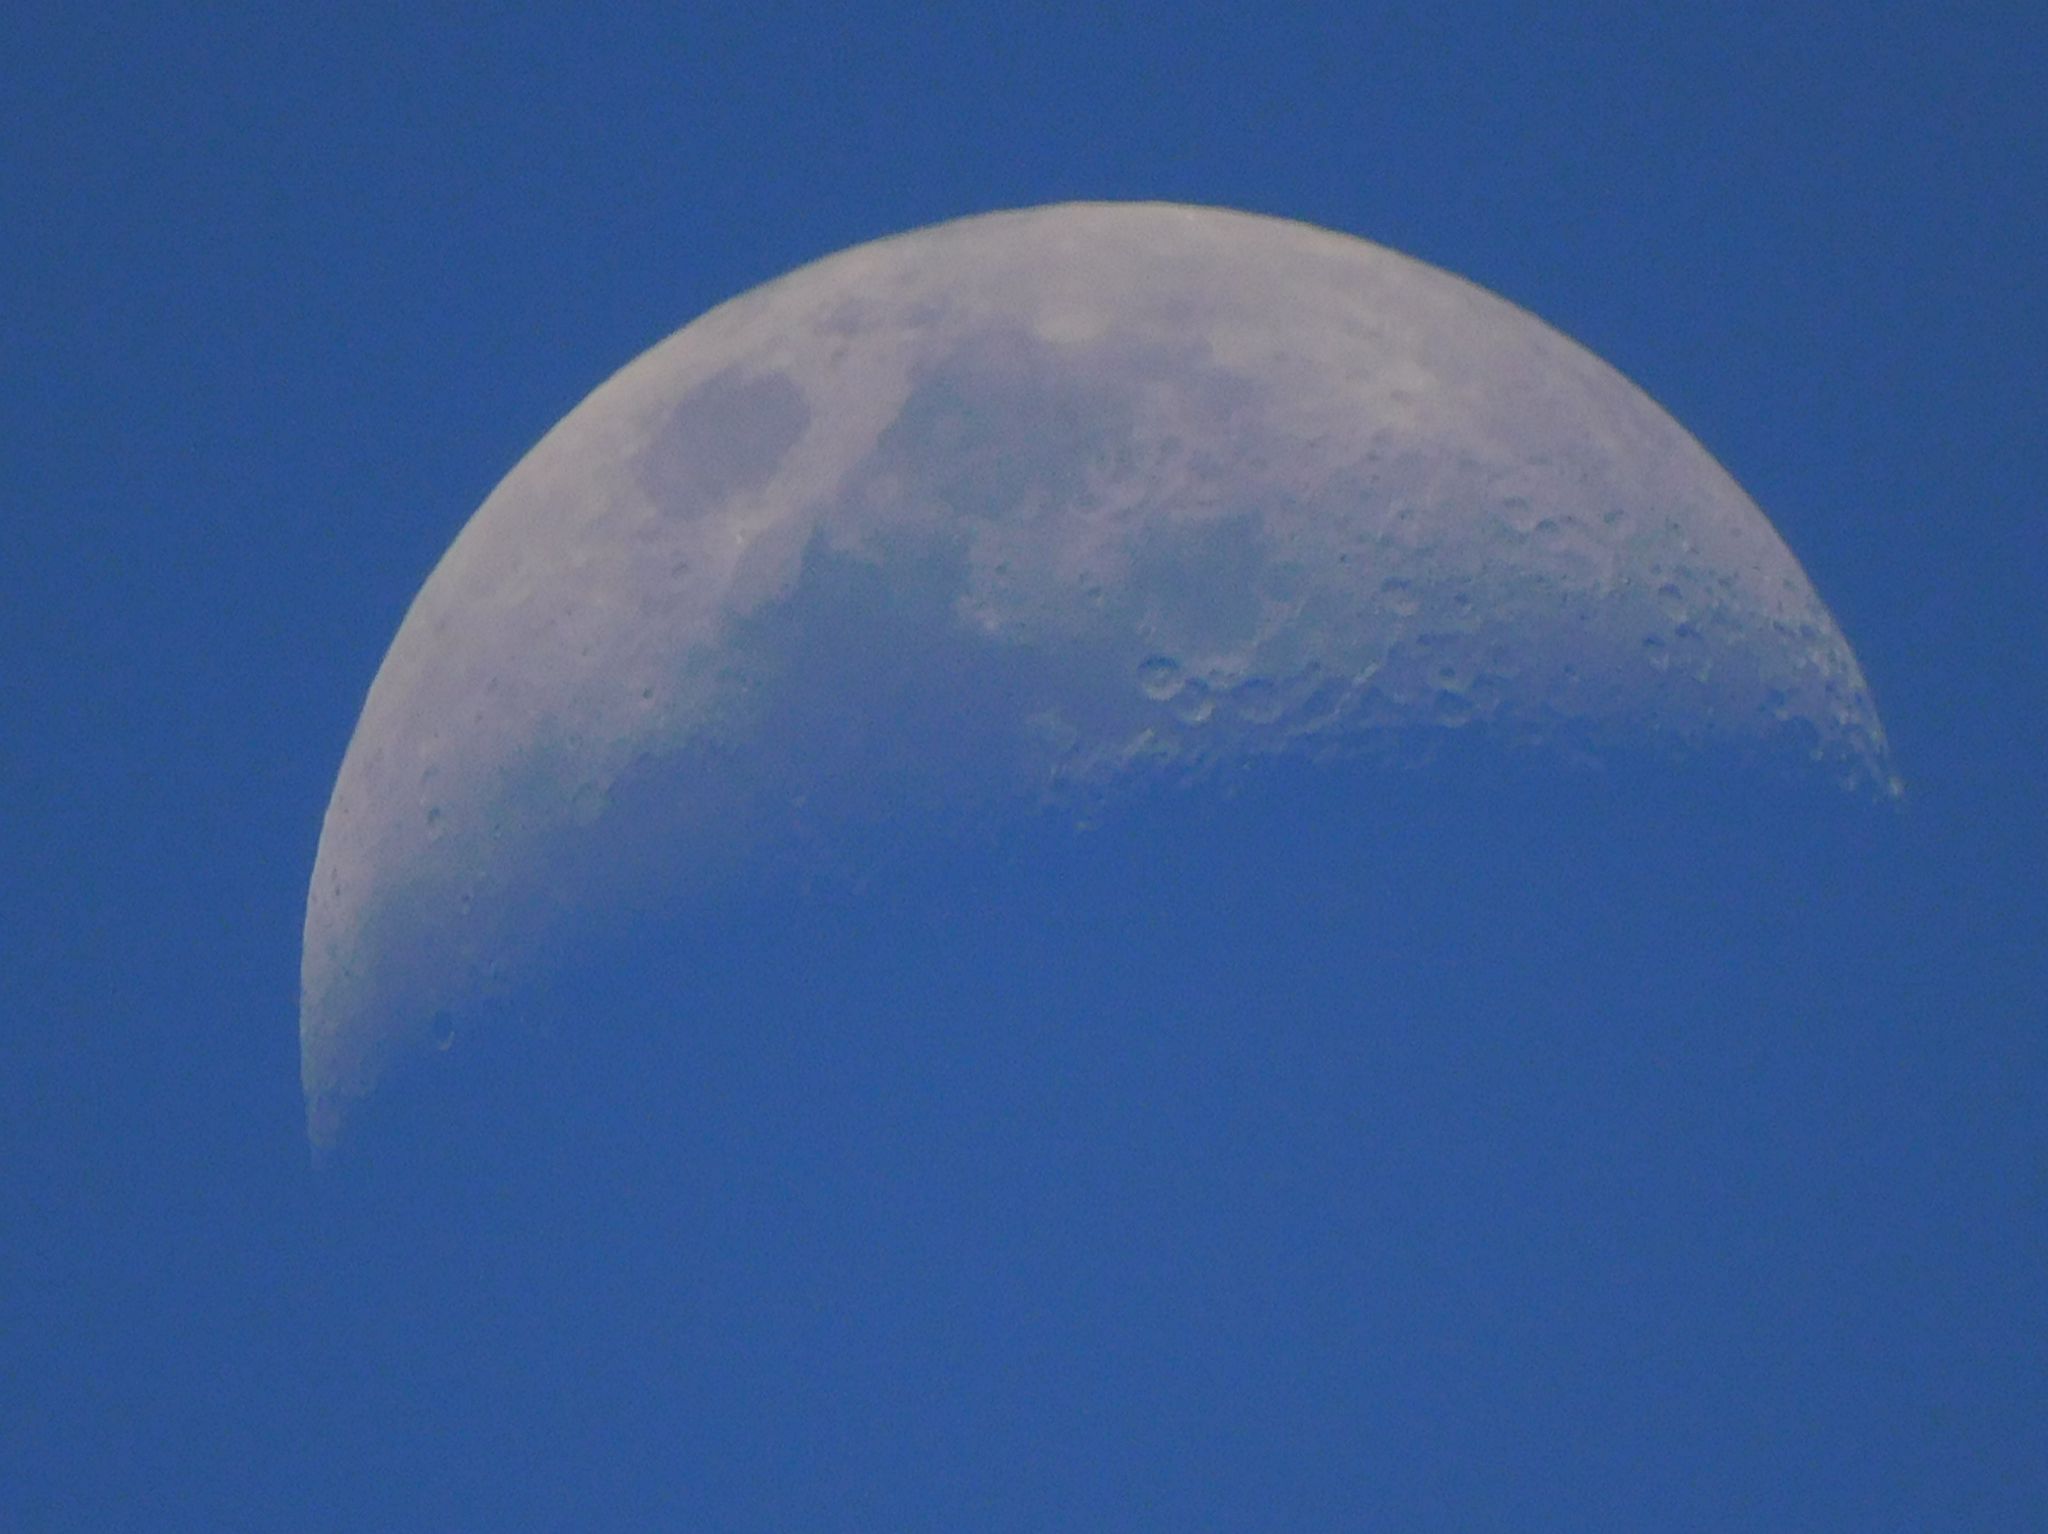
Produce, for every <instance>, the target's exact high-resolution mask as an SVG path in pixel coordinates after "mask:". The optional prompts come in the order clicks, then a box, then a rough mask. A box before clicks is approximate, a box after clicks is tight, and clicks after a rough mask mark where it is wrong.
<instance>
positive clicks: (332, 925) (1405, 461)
mask: <svg viewBox="0 0 2048 1534" xmlns="http://www.w3.org/2000/svg"><path fill="white" fill-rule="evenodd" d="M1453 734H1455V735H1456V736H1458V737H1459V738H1460V739H1461V740H1464V739H1470V738H1475V737H1476V738H1480V739H1482V740H1485V741H1487V742H1488V743H1489V744H1490V743H1491V742H1494V741H1498V742H1500V743H1501V744H1502V746H1503V747H1504V748H1506V749H1508V750H1510V751H1535V752H1549V753H1566V754H1578V753H1587V754H1591V755H1593V756H1596V757H1597V756H1598V755H1599V754H1600V753H1601V752H1603V751H1607V750H1611V749H1635V748H1637V747H1643V746H1648V747H1650V748H1651V749H1653V750H1656V751H1659V752H1664V751H1668V752H1670V753H1671V754H1673V755H1674V756H1676V757H1680V758H1682V757H1684V756H1686V755H1687V754H1689V753H1694V752H1702V751H1731V752H1735V753H1737V754H1754V755H1758V756H1765V757H1782V758H1784V759H1785V760H1787V761H1791V762H1794V763H1796V764H1797V765H1798V766H1799V768H1800V770H1802V771H1809V772H1815V773H1821V774H1825V775H1827V776H1830V777H1832V778H1835V779H1837V780H1839V781H1841V782H1842V783H1844V784H1845V785H1848V786H1850V787H1852V788H1858V789H1862V790H1866V791H1872V792H1876V793H1884V792H1888V791H1892V779H1891V776H1890V770H1889V766H1888V763H1887V756H1886V748H1885V744H1884V739H1883V734H1882V730H1881V728H1880V725H1879V722H1878V718H1877V714H1876V711H1875V709H1874V707H1873V705H1872V702H1871V698H1870V695H1869V691H1868V689H1867V688H1866V686H1865V683H1864V680H1863V677H1862V675H1861V673H1860V671H1859V669H1858V666H1857V663H1856V660H1855V658H1854V656H1853V655H1852V653H1851V651H1850V648H1849V646H1848V644H1847V643H1846V642H1845V640H1844V638H1843V636H1842V634H1841V632H1840V631H1839V629H1838V628H1837V626H1836V625H1835V623H1834V621H1833V620H1832V619H1831V617H1830V616H1829V614H1828V612H1827V610H1826V608H1825V607H1824V606H1823V604H1822V602H1821V601H1820V599H1819V597H1818V596H1817V595H1816V594H1815V591H1814V589H1813V587H1812V585H1811V583H1810V582H1809V581H1808V579H1807V578H1806V576H1805V574H1804V573H1803V571H1802V570H1801V568H1800V566H1799V563H1798V561H1797V560H1796V559H1795V558H1794V557H1793V555H1792V553H1791V552H1790V550H1788V548H1787V547H1786V545H1785V543H1784V542H1783V541H1782V539H1780V537H1779V536H1778V534H1777V533H1776V532H1775V531H1774V530H1773V528H1772V527H1771V525H1770V523H1769V522H1768V521H1767V520H1766V518H1765V517H1764V516H1763V514H1762V513H1761V512H1760V511H1759V510H1758V509H1757V507H1756V506H1755V505H1754V504H1753V503H1752V502H1751V501H1750V500H1749V498H1748V497H1747V496H1746V495H1744V493H1743V492H1742V490H1741V489H1740V488H1739V487H1738V486H1737V485H1736V483H1735V482H1734V481H1733V480H1732V479H1731V478H1730V477H1729V475H1728V474H1727V473H1726V472H1724V471H1723V470H1722V469H1721V468H1720V466H1719V465H1717V464H1716V463H1715V462H1714V460H1713V459H1712V458H1711V457H1710V456H1709V455H1708V454H1707V453H1706V452H1705V451H1704V450H1703V449H1702V448H1701V447H1700V446H1699V444H1698V443H1697V442H1695V441H1694V440H1693V438H1692V437H1691V436H1689V435H1688V434H1687V433H1686V432H1685V431H1684V430H1683V429H1682V428H1681V427H1680V426H1679V425H1678V424H1677V423H1675V422H1674V421H1673V420H1672V419H1671V418H1670V417H1669V416H1667V415H1666V414H1665V413H1664V412H1663V411H1662V410H1661V409H1659V408H1658V407H1657V405H1656V404H1654V403H1653V402H1652V401H1651V400H1650V399H1649V398H1648V397H1647V396H1646V395H1644V394H1643V393H1642V392H1641V391H1640V390H1638V389H1637V388H1636V387H1635V386H1634V385H1632V384H1631V383H1629V382H1628V381H1627V380H1626V379H1625V378H1623V377H1622V376H1621V375H1620V374H1619V373H1617V372H1615V371H1614V370H1613V369H1612V368H1610V367H1608V366H1607V365H1606V364H1605V363H1603V362H1601V361H1600V360H1599V359H1598V358H1596V357H1594V356H1593V355H1591V354H1590V353H1588V352H1587V351H1585V350H1584V349H1583V348H1581V347H1579V346H1578V345H1576V344H1575V343H1574V342H1572V341H1570V340H1569V339H1567V338H1566V337H1564V336H1562V335H1560V334H1559V333H1558V332H1557V331H1555V330H1553V329H1551V328H1549V327H1548V326H1546V325H1545V324H1543V323H1542V322H1541V321H1539V320H1537V319H1535V318H1534V317H1532V316H1531V315H1529V314H1528V313H1526V312H1524V311H1523V310H1521V309H1518V308H1516V307H1514V306H1513V305H1511V304H1509V303H1507V302H1505V301H1504V300H1502V299H1500V298H1497V297H1495V296H1493V295H1492V294H1490V293H1488V292H1486V291H1484V290H1482V289H1480V288H1478V287H1475V286H1473V285H1472V284H1470V283H1467V282H1465V281H1463V280H1462V279H1460V278H1457V277H1454V276H1451V275H1448V274H1446V273H1444V272H1442V271H1439V270H1436V269H1434V268H1432V267H1429V266H1426V265H1424V264H1422V263H1420V262H1417V261H1414V260H1411V259H1409V258H1407V257H1404V256H1401V255H1399V254H1397V253H1395V252H1393V251H1390V250H1387V249H1384V248H1382V247H1380V246H1376V245H1373V244H1370V243H1368V242H1366V241H1363V240H1359V239H1356V238H1352V237H1350V236H1347V235H1341V234H1336V233H1332V232H1329V231H1326V230H1322V229H1317V228H1313V227H1309V226H1307V225H1302V224H1297V223H1292V222H1288V221H1284V220H1279V219H1274V218H1267V217H1259V216H1253V215H1248V214H1242V213H1235V212H1226V211H1221V210H1215V209H1205V208H1192V207H1181V206H1172V205H1162V204H1077V205H1067V206H1058V207H1048V208H1040V209H1031V210H1026V211H1021V212H1013V213H998V214H990V215H985V216H981V217H975V218H968V219H963V220H960V221H957V222H954V223H949V224H944V225H940V226H937V227H934V228H930V229H924V230H919V231H916V232H913V233H910V234H906V235H902V236H899V237H896V238H893V239H887V240H882V241H879V242H876V243H874V244H869V245H864V246H861V247H858V248H856V249H853V250H849V251H845V252H842V253H840V254H838V255H834V256H831V257H829V258H827V259H825V260H822V261H819V262H817V263H815V264H813V265H810V266H807V267H805V268H803V269H801V270H799V271H796V272H793V273H791V274H789V275H788V276H785V277H782V278H780V279H778V280H777V281H774V282H771V283H768V284H767V285H765V286H763V287H760V288H758V289H755V290H754V291H752V292H750V293H747V294H745V295H743V296H741V297H739V298H736V299H734V300H733V301H731V302H729V303H727V304H724V305H723V306H721V307H719V308H717V309H714V310H713V311H711V312H710V313H708V314H706V315H704V316H703V317H702V318H700V319H698V320H697V321H696V322H695V323H693V324H691V325H689V326H687V327H686V328H684V329H683V330H681V331H679V332H678V333H677V334H675V335H673V336H671V337H670V338H669V339H667V340H666V341H663V342H662V343H661V344H659V345H657V346H656V347H654V348H653V349H652V350H651V351H649V352H647V353H645V354H644V355H642V356H641V357H640V358H638V359H637V360H636V361H634V362H632V363H631V364H630V365H628V366H627V367H625V368H624V369H622V370H621V371H620V372H619V373H617V374H616V375H615V376H614V377H612V378H611V379H610V380H609V381H607V382H606V383H605V384H603V385H602V386H601V387H600V388H598V389H597V390H596V391H595V392H594V393H592V394H591V395H590V396H589V398H588V399H586V400H585V401H584V402H583V403H582V404H581V405H579V406H578V407H577V408H576V409H575V410H574V411H572V412H571V413H570V414H569V415H568V416H567V417H566V418H565V419H564V420H563V421H562V422H561V423H560V424H559V425H557V426H556V427H555V428H554V429H553V430H552V431H550V432H549V433H548V434H547V436H546V437H545V438H543V439H542V441H541V442H540V443H539V444H538V445H537V446H536V447H534V449H533V450H532V451H531V452H530V453H529V454H528V455H527V456H526V457H525V459H524V460H523V461H521V462H520V463H519V464H518V466H517V467H516V468H514V469H513V471H512V472H511V473H510V474H509V475H508V476H507V477H506V478H505V480H504V481H503V482H502V483H501V484H500V485H499V486H498V487H497V488H496V490H495V491H493V492H492V494H491V495H490V497H489V499H487V500H486V501H485V502H484V504H483V506H482V508H481V509H480V510H478V511H477V513H476V514H475V516H474V517H473V518H472V519H471V521H470V522H469V524H468V525H467V526H466V527H465V528H464V529H463V531H462V533H461V535H460V536H459V537H458V538H457V539H456V541H455V543H454V544H453V546H452V547H451V548H450V549H449V551H448V552H447V554H446V556H445V557H444V558H443V559H442V561H441V562H440V564H439V565H438V567H437V568H436V569H435V570H434V572H433V574H432V576H431V577H430V578H429V580H428V581H427V583H426V585H425V587H424V589H423V590H422V591H421V592H420V593H419V595H418V597H417V599H416V600H415V602H414V603H413V606H412V608H411V611H410V612H409V613H408V615H407V616H406V619H405V621H404V624H403V625H402V627H401V628H400V630H399V633H398V635H397V637H396V639H395V640H394V641H393V643H392V645H391V648H390V651H389V653H388V655H387V656H386V657H385V659H384V662H383V665H382V667H381V668H380V670H379V671H378V673H377V676H376V679H375V682H374V685H373V686H372V688H371V690H370V693H369V697H368V700H367V702H366V704H365V706H364V708H363V712H362V716H361V720H360V722H359V724H358V726H357V728H356V731H355V735H354V738H353V739H352V741H351V743H350V745H349V748H348V751H347V755H346V758H345V760H344V762H343V764H342V767H341V772H340V777H339V780H338V782H337V783H336V785H335V789H334V794H333V798H332V802H331V803H330V805H329V808H328V811H327V816H326V820H325V824H324V827H323V830H322V834H321V839H320V846H319V852H318V856H317V860H316V865H315V868H314V873H313V879H312V887H311V892H310V898H309V901H308V906H307V911H306V927H305V948H304V958H303V972H302V1018H301V1048H302V1071H303V1084H304V1088H305V1091H306V1095H307V1100H308V1105H309V1123H310V1128H311V1132H312V1135H313V1138H314V1139H315V1141H316V1143H318V1142H325V1141H328V1140H331V1139H332V1138H333V1136H334V1135H335V1134H336V1133H337V1131H338V1129H339V1127H340V1125H341V1124H342V1122H343V1120H344V1118H345V1117H346V1115H347V1112H348V1110H349V1108H350V1106H351V1104H353V1103H354V1102H356V1101H357V1100H359V1099H361V1098H363V1097H364V1096H366V1095H367V1094H369V1093H370V1092H371V1091H372V1089H373V1088H374V1087H375V1086H376V1085H377V1084H378V1082H379V1080H380V1078H381V1077H383V1076H384V1075H385V1074H386V1073H387V1072H388V1071H389V1070H390V1069H391V1068H393V1066H394V1064H395V1063H396V1062H398V1061H400V1060H402V1059H404V1058H406V1057H409V1056H412V1055H415V1054H419V1053H423V1052H430V1051H432V1050H434V1049H436V1048H445V1047H448V1046H449V1045H450V1044H451V1042H453V1043H459V1042H460V1041H461V1038H462V1036H463V1030H464V1029H465V1028H466V1027H467V1026H468V1022H467V1019H468V1018H470V1017H471V1016H472V1015H473V1014H475V1013H476V1012H477V1009H478V1007H479V1005H480V1003H481V1001H482V1000H483V999H485V998H487V997H488V996H490V995H491V994H492V993H493V992H494V991H502V990H504V989H505V988H507V987H510V986H513V985H516V984H517V983H518V981H519V977H520V975H521V974H522V973H523V972H524V970H525V968H528V967H531V966H533V965H536V964H539V963H542V962H544V960H545V957H546V955H547V954H548V953H549V952H550V951H551V946H559V945H562V944H573V943H574V942H575V941H576V938H575V933H576V931H577V930H578V924H579V923H589V922H592V921H597V922H603V921H607V920H611V919H614V918H617V917H620V916H621V915H622V914H623V913H626V912H628V911H630V910H631V909H634V908H635V907H636V903H648V904H660V903H664V902H666V903H669V904H673V903H674V902H676V901H679V900H683V899H686V898H703V897H706V896H714V897H715V895H716V893H717V891H718V890H719V889H720V887H721V886H722V885H723V884H725V883H728V882H730V881H732V880H734V879H738V878H742V877H744V876H745V875H746V873H747V871H748V870H749V869H750V868H752V867H755V866H757V865H758V864H759V863H761V862H762V861H763V860H767V859H773V858H778V857H783V856H785V855H791V856H796V857H799V858H800V857H801V856H803V855H804V854H805V851H806V849H811V850H812V851H818V852H820V853H822V854H829V850H830V848H831V847H832V845H833V844H834V841H835V839H836V838H840V837H843V836H847V835H851V834H854V833H855V832H857V831H858V830H859V828H861V827H863V826H874V825H878V824H887V823H888V822H889V821H890V820H891V818H892V817H905V816H915V817H921V818H922V819H924V820H927V821H933V822H945V821H948V820H949V819H950V818H960V819H963V820H971V819H973V818H974V817H978V816H985V815H988V814H991V813H994V814H1000V813H1003V812H1005V810H1006V808H1030V807H1045V806H1053V807H1059V808H1061V809H1062V812H1064V811H1065V809H1068V808H1071V809H1074V810H1075V811H1076V812H1077V813H1083V814H1086V813H1094V812H1095V809H1096V808H1099V807H1100V806H1102V805H1105V804H1109V805H1113V803H1114V800H1115V797H1116V795H1117V793H1118V792H1119V791H1121V790H1122V789H1124V788H1127V787H1129V786H1130V785H1133V784H1144V783H1154V782H1159V781H1161V780H1177V781H1186V780H1189V779H1201V778H1202V777H1204V776H1205V775H1213V776H1219V777H1220V776H1227V775H1228V774H1229V773H1231V772H1232V771H1235V770H1238V769H1240V768H1242V767H1243V766H1244V765H1245V764H1247V763H1255V762H1258V761H1261V760H1267V759H1272V758H1276V757H1284V756H1304V757H1311V758H1318V759H1321V758H1348V757H1369V756H1371V755H1372V754H1374V753H1384V754H1386V755H1388V756H1389V757H1390V758H1395V759H1402V760H1406V759H1409V754H1410V753H1412V752H1413V751H1414V750H1415V749H1416V748H1417V747H1418V744H1420V745H1422V746H1426V744H1427V743H1428V742H1429V741H1430V740H1433V739H1439V738H1445V737H1448V736H1450V735H1453ZM1091 807H1093V808H1091ZM1112 812H1113V811H1112Z"/></svg>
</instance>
